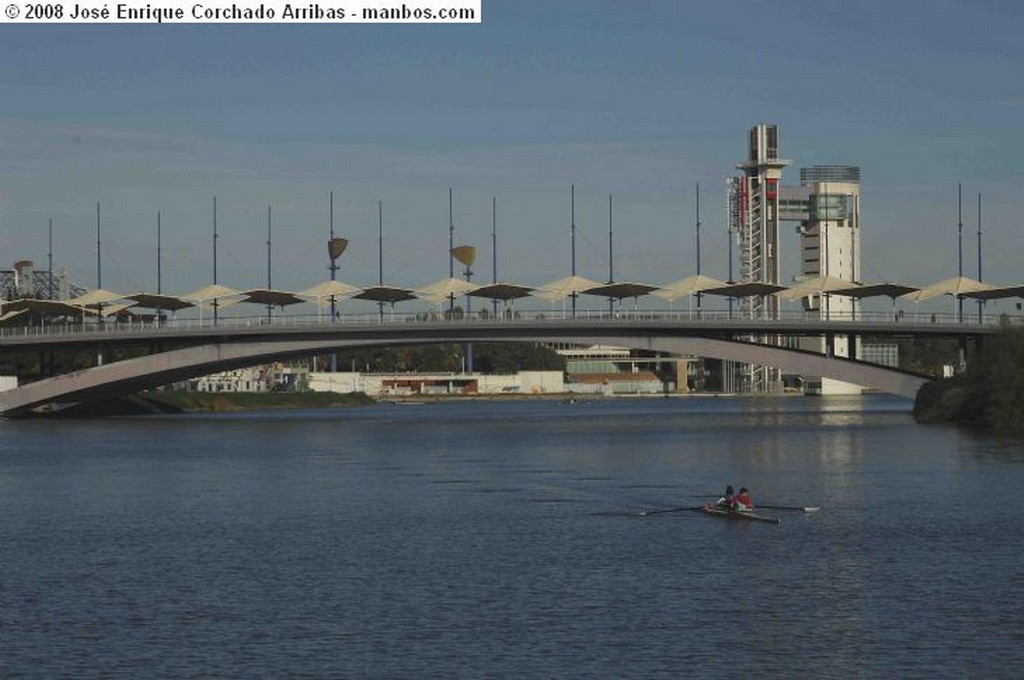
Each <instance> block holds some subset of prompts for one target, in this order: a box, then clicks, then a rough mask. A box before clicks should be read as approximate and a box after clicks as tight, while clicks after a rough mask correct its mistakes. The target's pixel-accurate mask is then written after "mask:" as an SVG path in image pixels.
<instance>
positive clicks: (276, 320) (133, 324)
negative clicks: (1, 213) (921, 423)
mask: <svg viewBox="0 0 1024 680" xmlns="http://www.w3.org/2000/svg"><path fill="white" fill-rule="evenodd" d="M745 318H748V317H746V316H745V315H744V314H743V313H741V312H740V311H739V310H732V311H730V310H723V309H700V310H696V309H686V310H671V309H669V310H638V309H617V310H615V311H612V312H609V311H608V310H593V309H584V310H577V311H576V313H575V314H573V313H572V312H571V311H570V310H565V309H559V308H550V309H539V310H538V309H516V310H512V309H509V310H507V311H506V312H505V313H499V314H498V315H494V314H492V313H491V312H490V310H483V311H477V312H472V313H464V312H462V311H461V310H456V311H455V312H454V313H452V312H448V311H426V312H424V311H420V312H390V311H389V312H385V313H384V315H383V316H381V315H380V314H379V313H377V312H373V313H364V314H344V315H337V316H335V317H333V318H331V316H330V315H318V314H285V313H279V314H275V315H273V316H272V317H270V318H268V317H266V316H256V315H238V316H222V317H220V318H218V319H217V320H216V321H214V320H213V319H211V318H202V319H200V318H192V317H183V318H176V317H171V318H168V319H162V320H159V321H154V320H147V321H140V320H137V319H130V320H122V319H109V318H108V319H106V320H103V321H102V322H97V321H94V320H89V321H87V322H84V323H83V322H75V323H45V322H44V323H41V324H39V325H26V326H6V327H0V337H25V336H32V335H75V334H79V333H90V334H96V333H101V334H107V333H109V334H118V333H140V332H141V333H145V332H147V331H153V332H156V331H160V332H161V333H167V332H168V331H172V332H173V331H176V330H180V331H182V332H183V333H187V332H195V331H197V330H210V331H214V330H234V329H242V328H247V329H253V330H258V329H259V328H265V327H292V328H294V327H330V326H332V325H334V326H377V325H410V324H438V323H452V324H479V323H508V324H515V323H520V322H533V323H535V322H543V321H552V322H558V323H566V322H572V321H573V320H576V321H578V322H581V323H592V322H594V321H610V322H611V321H620V322H621V321H626V322H628V321H679V322H688V323H705V322H706V323H709V324H713V323H716V322H727V321H736V320H742V319H745ZM756 320H757V321H763V322H769V321H777V322H781V323H808V324H811V323H813V324H815V325H821V324H822V323H824V324H826V325H827V324H829V323H836V324H839V323H848V322H852V321H856V322H861V323H870V324H885V325H894V324H914V325H920V324H943V325H978V324H982V325H993V324H1007V323H1009V324H1013V325H1024V316H1021V315H1019V314H1018V315H1007V314H998V315H997V314H989V315H984V316H982V317H981V319H980V320H979V318H978V316H977V315H976V314H974V315H970V316H968V315H964V318H963V320H961V319H960V318H958V316H957V315H956V314H937V313H915V312H911V313H905V312H902V311H901V312H897V313H895V314H894V313H892V312H878V311H859V312H857V313H856V314H851V313H833V314H830V315H828V317H827V318H825V319H822V318H821V317H820V316H819V314H818V313H817V312H788V311H784V312H781V313H779V314H778V315H777V316H776V317H775V318H774V319H767V318H762V319H756Z"/></svg>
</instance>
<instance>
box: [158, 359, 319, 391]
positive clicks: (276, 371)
mask: <svg viewBox="0 0 1024 680" xmlns="http://www.w3.org/2000/svg"><path fill="white" fill-rule="evenodd" d="M308 375H309V372H308V370H307V369H306V368H305V367H301V366H285V365H284V364H280V363H276V364H267V365H265V366H248V367H246V368H239V369H236V370H233V371H222V372H220V373H211V374H210V375H204V376H201V377H199V378H193V379H191V380H185V381H183V382H180V383H176V384H175V385H174V388H175V389H178V390H184V391H186V392H302V391H304V390H305V389H306V381H307V376H308Z"/></svg>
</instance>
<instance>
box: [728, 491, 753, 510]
mask: <svg viewBox="0 0 1024 680" xmlns="http://www.w3.org/2000/svg"><path fill="white" fill-rule="evenodd" d="M732 509H733V510H736V511H737V512H751V511H753V509H754V501H753V499H752V498H751V497H750V492H749V491H747V487H743V488H741V489H740V492H739V493H738V494H736V497H735V498H734V499H733V505H732Z"/></svg>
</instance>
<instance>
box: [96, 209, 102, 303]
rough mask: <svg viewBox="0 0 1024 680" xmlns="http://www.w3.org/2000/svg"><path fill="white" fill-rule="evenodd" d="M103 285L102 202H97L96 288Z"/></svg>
mask: <svg viewBox="0 0 1024 680" xmlns="http://www.w3.org/2000/svg"><path fill="white" fill-rule="evenodd" d="M102 287H103V258H102V251H101V250H100V204H99V203H97V204H96V289H97V290H98V289H100V288H102Z"/></svg>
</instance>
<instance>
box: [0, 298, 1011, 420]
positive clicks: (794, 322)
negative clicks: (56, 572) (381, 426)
mask: <svg viewBox="0 0 1024 680" xmlns="http://www.w3.org/2000/svg"><path fill="white" fill-rule="evenodd" d="M264 321H265V320H262V319H260V318H255V317H245V318H233V319H221V320H220V321H219V322H218V324H217V325H213V324H212V323H211V322H209V321H207V322H206V323H196V322H194V321H183V322H169V323H165V324H161V325H154V324H138V323H134V324H118V323H107V324H102V325H89V324H87V325H70V326H44V327H38V328H32V327H18V328H11V329H6V330H3V331H0V354H4V353H11V352H18V351H22V352H24V351H31V352H40V353H41V355H45V354H47V353H54V352H63V351H72V350H83V349H88V350H90V351H96V352H97V354H98V355H99V356H102V355H104V354H109V353H110V352H111V351H112V350H114V349H116V348H120V347H141V348H144V351H145V352H147V354H146V356H140V357H137V358H133V359H128V360H123V361H117V362H113V363H104V364H102V365H98V366H94V367H92V368H88V369H84V370H79V371H75V372H72V373H68V374H64V375H55V376H52V377H48V378H45V379H42V380H38V381H36V382H32V383H27V384H25V385H22V386H20V387H18V388H16V389H13V390H9V391H6V392H0V415H3V416H17V415H19V414H24V413H26V412H27V411H29V410H31V409H34V408H37V407H40V406H45V405H64V404H73V403H82V402H87V401H90V400H95V399H102V398H108V397H112V396H119V395H124V394H129V393H131V392H135V391H139V390H144V389H150V388H154V387H158V386H160V385H165V384H167V383H170V382H175V381H179V380H184V379H187V378H191V377H196V376H199V375H205V374H208V373H214V372H218V371H224V370H230V369H233V368H239V367H243V366H248V365H254V364H260V363H266V362H267V361H270V360H275V359H281V358H287V357H295V356H302V355H311V354H317V353H325V352H329V351H332V350H335V349H343V348H351V347H381V346H397V345H422V344H435V343H452V342H456V343H463V342H558V343H578V344H583V345H591V344H604V345H614V346H621V347H629V348H634V349H644V350H653V351H657V352H663V353H666V354H670V355H690V356H703V357H709V358H717V359H725V360H729V361H737V362H745V363H753V364H760V365H769V366H774V367H777V368H780V369H782V370H783V371H784V372H789V373H800V374H805V375H815V376H823V377H829V378H835V379H837V380H842V381H846V382H851V383H855V384H859V385H864V386H867V387H871V388H874V389H878V390H880V391H884V392H890V393H893V394H898V395H903V396H907V397H911V398H912V397H913V396H914V395H915V394H916V393H917V390H918V389H919V388H920V386H921V385H923V384H924V383H925V382H927V381H928V379H929V378H928V377H926V376H920V375H914V374H910V373H906V372H903V371H898V370H894V369H890V368H886V367H882V366H877V365H873V364H868V363H865V362H863V361H858V360H857V359H856V358H849V359H847V358H840V357H834V356H827V355H822V354H814V353H810V352H805V351H801V350H797V349H790V348H786V347H780V346H773V345H766V344H760V343H757V342H752V341H751V338H755V337H763V336H773V337H779V338H792V337H800V336H818V337H825V338H826V339H828V338H834V337H835V336H837V335H846V336H851V337H857V336H861V337H863V336H871V337H911V336H935V337H943V336H945V337H958V338H961V339H967V338H973V339H975V340H976V341H977V340H979V339H980V338H981V337H983V336H985V335H988V334H991V333H994V332H996V330H997V329H998V326H997V325H996V324H995V323H980V324H979V323H976V322H975V323H970V324H962V323H957V322H955V321H952V320H950V319H948V318H945V319H936V318H935V317H931V318H929V319H894V318H893V317H892V316H891V315H863V316H862V317H861V318H859V319H838V320H822V319H820V318H813V317H809V316H804V315H800V314H794V315H789V316H787V315H783V316H781V317H780V318H778V319H775V320H763V319H743V318H738V317H734V316H733V315H732V314H728V315H727V314H726V313H725V312H709V311H704V312H701V314H700V315H699V317H698V316H694V315H693V314H691V313H686V312H683V313H678V312H677V313H672V312H632V313H622V312H620V313H617V314H608V313H603V314H602V313H593V312H590V313H583V314H578V315H577V316H576V318H558V317H557V315H554V316H553V315H552V314H551V313H550V312H541V313H523V312H517V314H516V316H515V318H508V319H495V318H493V317H492V318H489V319H480V318H475V317H474V318H470V317H461V318H453V319H444V318H443V317H441V318H439V315H437V314H418V315H397V316H396V315H385V316H384V317H383V318H380V319H377V318H373V319H372V320H371V319H370V318H346V319H342V320H340V321H341V322H338V320H336V321H335V322H334V323H331V322H330V320H329V319H328V320H324V319H316V318H315V317H313V318H304V317H291V318H289V317H278V318H277V319H275V320H274V323H265V322H264ZM853 344H854V343H851V345H853Z"/></svg>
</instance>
